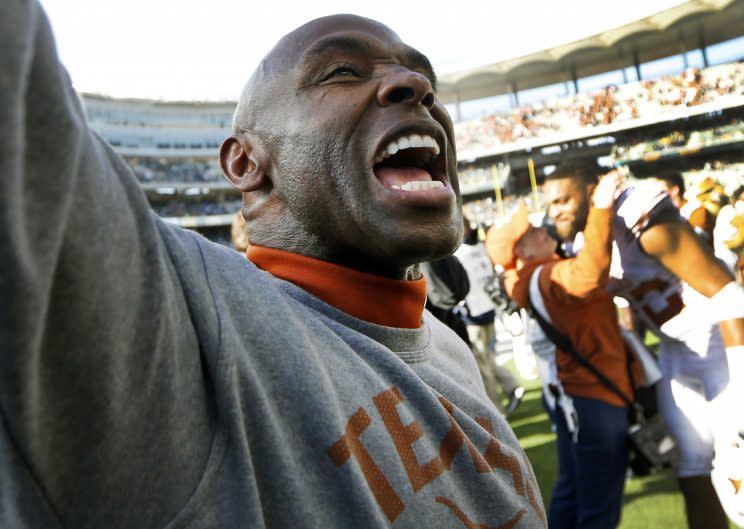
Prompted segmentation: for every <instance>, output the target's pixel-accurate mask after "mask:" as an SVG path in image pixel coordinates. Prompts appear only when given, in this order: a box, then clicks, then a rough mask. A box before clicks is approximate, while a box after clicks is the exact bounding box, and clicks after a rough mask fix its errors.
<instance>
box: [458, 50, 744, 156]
mask: <svg viewBox="0 0 744 529" xmlns="http://www.w3.org/2000/svg"><path fill="white" fill-rule="evenodd" d="M737 96H738V97H744V63H735V64H725V65H720V66H714V67H710V68H706V69H704V70H699V69H688V70H686V71H685V72H683V73H681V74H679V75H675V76H667V77H661V78H659V79H655V80H652V81H637V82H633V83H628V84H624V85H620V86H609V87H606V88H604V89H602V90H600V91H597V92H591V93H579V94H577V95H574V96H570V97H565V98H561V99H556V100H552V101H546V102H544V103H539V104H535V105H531V106H522V107H518V108H515V109H514V110H512V111H510V112H505V113H496V114H491V115H488V116H485V117H483V118H480V119H477V120H474V121H468V122H462V123H458V124H456V126H455V134H456V141H457V146H458V151H459V152H461V153H468V152H474V153H478V154H479V155H486V154H488V153H489V151H491V150H493V149H495V148H496V147H498V146H500V145H505V144H514V143H519V142H520V141H523V140H527V139H532V138H548V137H550V136H551V135H557V134H562V133H569V132H574V131H579V130H583V131H586V129H591V128H592V127H597V126H600V125H609V124H611V123H618V122H623V121H630V120H633V119H637V118H639V117H641V116H643V117H646V118H648V117H651V116H654V115H663V113H664V112H667V111H669V110H671V109H674V108H679V106H681V105H682V106H687V107H691V106H696V105H700V104H703V103H708V102H713V101H721V100H722V99H724V98H732V97H737Z"/></svg>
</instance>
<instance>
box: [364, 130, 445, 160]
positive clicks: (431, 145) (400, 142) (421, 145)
mask: <svg viewBox="0 0 744 529" xmlns="http://www.w3.org/2000/svg"><path fill="white" fill-rule="evenodd" d="M403 149H429V150H430V151H431V152H432V153H434V156H438V155H439V144H438V143H437V140H435V139H434V138H432V137H431V136H429V135H427V134H424V135H423V136H421V135H419V134H410V135H409V136H403V137H402V138H398V139H397V140H395V141H391V142H390V143H388V144H387V145H385V146H384V147H383V148H382V149H380V153H379V154H378V155H377V156H376V157H375V163H380V162H381V161H383V160H384V159H385V158H389V157H390V156H392V155H393V154H395V153H397V152H398V151H402V150H403Z"/></svg>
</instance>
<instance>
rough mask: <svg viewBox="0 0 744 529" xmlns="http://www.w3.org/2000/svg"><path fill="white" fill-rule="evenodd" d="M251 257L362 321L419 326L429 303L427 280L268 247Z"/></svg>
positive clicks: (256, 250)
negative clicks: (394, 276) (371, 271)
mask: <svg viewBox="0 0 744 529" xmlns="http://www.w3.org/2000/svg"><path fill="white" fill-rule="evenodd" d="M246 255H247V257H248V259H249V260H250V261H251V262H252V263H254V264H255V265H256V266H258V267H259V268H260V269H262V270H265V271H266V272H269V273H270V274H271V275H273V276H274V277H278V278H279V279H284V280H285V281H289V282H291V283H294V284H295V285H297V286H298V287H300V288H302V289H303V290H306V291H308V292H310V293H311V294H313V295H314V296H316V297H318V298H320V299H322V300H323V301H325V302H326V303H328V304H329V305H333V306H334V307H336V308H337V309H340V310H342V311H344V312H346V313H347V314H350V315H352V316H354V317H356V318H359V319H361V320H365V321H368V322H371V323H376V324H377V325H384V326H386V327H398V328H405V329H418V328H419V327H420V326H421V317H422V315H423V312H424V304H425V303H426V280H425V279H424V277H423V276H421V279H417V280H410V281H407V280H396V279H388V278H386V277H382V276H378V275H374V274H366V273H364V272H359V271H358V270H354V269H352V268H347V267H345V266H340V265H337V264H333V263H329V262H327V261H321V260H320V259H314V258H312V257H308V256H306V255H301V254H296V253H291V252H285V251H283V250H277V249H274V248H266V247H264V246H255V245H254V246H251V247H250V248H248V251H247V252H246Z"/></svg>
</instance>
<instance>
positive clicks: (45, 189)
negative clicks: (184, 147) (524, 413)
mask: <svg viewBox="0 0 744 529" xmlns="http://www.w3.org/2000/svg"><path fill="white" fill-rule="evenodd" d="M0 124H2V128H1V129H0V214H1V215H2V217H1V219H0V220H1V225H2V229H0V258H2V272H0V303H1V305H0V419H1V420H0V527H2V528H3V529H6V528H7V529H31V528H62V527H66V528H75V529H86V528H106V529H116V528H127V529H132V528H137V529H146V528H166V527H167V528H169V529H175V528H207V527H209V528H211V527H214V528H217V527H219V528H249V527H250V528H260V527H270V528H275V527H276V528H323V529H328V528H353V527H426V528H427V529H434V528H440V527H441V528H452V527H474V526H475V525H473V524H476V525H477V524H484V526H488V527H506V526H508V527H515V528H533V527H545V526H546V522H545V517H544V513H543V508H542V500H541V498H540V493H539V491H538V488H537V485H536V483H535V479H534V476H533V474H532V470H531V468H530V465H529V463H528V462H527V459H526V457H525V455H524V453H523V452H522V450H521V449H520V447H519V445H518V443H517V440H516V438H515V436H514V434H513V433H512V431H511V430H510V429H509V427H508V425H507V424H506V422H505V420H504V419H503V417H502V416H501V415H500V414H499V412H498V411H497V410H496V408H495V407H494V406H493V405H492V404H491V403H490V401H489V400H488V398H487V397H486V395H485V393H484V390H483V385H482V382H481V379H480V376H479V374H478V371H477V368H476V366H475V363H474V361H473V359H472V356H471V354H470V351H469V350H468V349H467V347H466V346H465V345H464V344H463V343H462V342H460V341H459V340H458V339H457V338H456V337H455V335H454V334H453V333H451V332H450V331H449V330H448V329H447V328H445V327H444V326H443V325H441V324H439V323H438V322H437V320H436V319H434V318H433V317H431V316H430V315H429V314H428V313H425V314H424V318H423V321H422V325H421V327H419V328H418V329H397V328H390V327H382V326H379V325H375V324H372V323H369V322H365V321H362V320H359V319H356V318H354V317H352V316H350V315H348V314H345V313H343V312H341V311H340V310H338V309H336V308H334V307H332V306H330V305H327V304H326V303H324V302H323V301H321V300H320V299H318V298H316V297H314V296H312V295H310V294H309V293H307V292H306V291H304V290H302V289H300V288H299V287H297V286H295V285H293V284H291V283H288V282H285V281H282V280H279V279H277V278H275V277H273V276H271V275H270V274H268V273H266V272H263V271H261V270H259V269H258V268H256V267H255V266H253V265H252V264H250V263H248V262H247V261H246V260H245V258H244V257H243V256H241V255H239V254H237V253H236V252H233V251H231V250H228V249H225V248H222V247H220V246H218V245H215V244H212V243H210V242H208V241H207V240H205V239H203V238H202V237H200V236H199V235H197V234H194V233H191V232H188V231H184V230H180V229H177V228H174V227H171V226H169V225H167V224H165V223H163V222H162V221H160V220H159V219H158V218H157V216H156V215H155V214H153V213H152V212H151V210H150V208H149V206H148V203H147V201H146V198H145V197H144V195H143V194H142V192H141V190H140V189H139V187H138V185H137V182H136V180H135V178H134V177H133V175H132V173H131V171H130V170H129V168H128V166H127V165H126V163H125V162H123V161H122V160H121V159H120V158H119V157H118V156H117V155H116V154H115V153H114V152H113V150H112V149H111V147H110V146H109V145H107V144H106V143H105V142H104V141H103V140H102V139H101V138H100V137H98V136H97V135H96V134H95V133H93V132H91V131H90V130H89V129H88V127H87V125H86V123H85V119H84V116H83V112H82V111H81V108H80V104H79V101H78V99H77V96H76V94H75V92H74V90H73V89H72V86H71V84H70V82H69V80H68V77H67V75H66V73H65V71H64V69H63V68H62V67H61V66H60V64H59V61H58V58H57V55H56V51H55V49H54V43H53V38H52V34H51V31H50V29H49V26H48V23H47V20H46V17H45V15H44V14H43V12H42V10H41V8H40V6H39V4H38V3H37V2H34V1H30V0H0ZM362 301H363V300H360V302H362ZM510 523H511V524H512V525H509V524H510Z"/></svg>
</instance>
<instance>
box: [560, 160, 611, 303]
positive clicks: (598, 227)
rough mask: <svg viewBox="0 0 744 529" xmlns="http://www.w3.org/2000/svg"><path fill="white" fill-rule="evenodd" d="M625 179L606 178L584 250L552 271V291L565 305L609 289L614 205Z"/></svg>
mask: <svg viewBox="0 0 744 529" xmlns="http://www.w3.org/2000/svg"><path fill="white" fill-rule="evenodd" d="M622 181H623V176H622V174H621V173H619V172H617V171H612V172H610V173H608V174H606V175H605V176H603V177H602V179H601V180H600V182H599V184H597V187H596V189H595V191H594V194H593V195H592V207H591V209H590V210H589V215H588V217H587V221H586V228H585V229H584V248H583V249H582V250H581V251H580V252H579V255H578V256H577V257H575V258H572V259H565V260H563V261H560V262H558V263H556V264H555V265H554V266H552V267H551V269H550V276H549V278H550V282H549V288H550V289H551V290H552V291H553V293H554V295H556V296H560V297H561V298H563V300H564V302H568V303H570V302H572V301H576V300H577V298H578V299H585V298H588V297H591V296H593V295H595V294H596V293H597V292H600V291H602V290H604V289H605V287H606V286H607V282H608V281H609V272H610V262H611V258H612V227H611V217H612V210H611V208H612V204H613V202H614V200H615V195H616V194H617V190H618V188H619V187H620V186H621V185H622Z"/></svg>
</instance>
